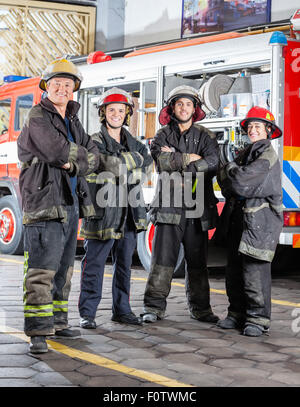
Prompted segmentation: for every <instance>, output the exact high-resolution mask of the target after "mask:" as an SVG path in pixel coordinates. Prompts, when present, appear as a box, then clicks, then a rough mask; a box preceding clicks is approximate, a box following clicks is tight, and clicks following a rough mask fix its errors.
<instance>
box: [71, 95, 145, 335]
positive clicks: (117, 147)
mask: <svg viewBox="0 0 300 407" xmlns="http://www.w3.org/2000/svg"><path fill="white" fill-rule="evenodd" d="M97 107H98V109H99V116H100V122H101V128H100V132H99V133H96V134H94V135H93V136H92V138H93V140H94V143H95V144H96V145H97V147H98V149H99V154H100V156H101V161H102V163H103V172H101V173H99V174H98V176H96V174H92V175H90V176H89V177H87V179H88V185H89V188H90V192H91V195H92V200H93V204H94V207H95V210H96V216H95V217H93V218H90V219H86V220H85V221H84V222H83V225H82V229H81V236H82V237H84V238H85V243H84V248H85V256H84V258H83V259H82V263H81V290H80V297H79V304H78V306H79V313H80V316H81V320H80V326H81V327H82V328H86V329H93V328H96V322H95V316H96V311H97V307H98V305H99V303H100V301H101V297H102V282H103V275H104V267H105V263H106V260H107V257H108V255H109V253H110V252H111V253H112V259H113V268H114V276H113V281H112V320H113V321H116V322H120V323H125V324H132V325H141V324H142V319H141V318H140V317H137V316H136V315H135V314H134V313H133V312H132V310H131V307H130V303H129V295H130V276H131V263H132V256H133V253H134V250H135V247H136V233H137V232H139V231H142V230H145V229H146V228H147V224H146V209H145V204H144V199H143V192H142V181H143V172H145V171H146V170H147V169H148V168H149V166H150V164H152V158H151V156H150V154H149V153H148V151H147V147H146V146H145V145H144V144H142V143H141V142H139V141H138V140H137V139H136V138H134V137H133V136H132V135H131V134H130V133H129V131H128V130H126V128H125V127H124V125H125V126H129V121H130V116H131V115H132V113H133V101H132V98H131V96H130V95H129V94H128V93H127V92H125V91H123V90H122V89H118V88H112V89H109V90H108V91H106V92H105V93H104V94H103V95H102V97H101V99H100V100H99V102H98V106H97ZM106 196H107V199H106V198H105V197H106ZM109 196H111V199H109V198H108V197H109Z"/></svg>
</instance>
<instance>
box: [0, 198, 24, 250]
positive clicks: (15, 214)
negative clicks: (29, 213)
mask: <svg viewBox="0 0 300 407" xmlns="http://www.w3.org/2000/svg"><path fill="white" fill-rule="evenodd" d="M0 253H3V254H22V253H23V224H22V212H21V210H20V208H19V205H18V202H17V201H16V200H15V199H14V198H13V197H12V196H11V195H6V196H4V197H3V198H0Z"/></svg>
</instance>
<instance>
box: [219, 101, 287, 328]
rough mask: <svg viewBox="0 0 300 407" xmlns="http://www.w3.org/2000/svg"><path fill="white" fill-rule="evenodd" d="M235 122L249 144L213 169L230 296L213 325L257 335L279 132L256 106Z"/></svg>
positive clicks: (269, 252) (272, 240) (267, 290)
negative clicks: (219, 198)
mask: <svg viewBox="0 0 300 407" xmlns="http://www.w3.org/2000/svg"><path fill="white" fill-rule="evenodd" d="M240 125H241V128H242V129H243V130H244V131H245V132H246V133H247V135H248V138H249V140H250V144H249V145H248V146H247V147H246V148H245V149H244V150H243V151H241V152H240V153H239V154H238V156H237V157H236V158H235V160H234V161H233V162H230V163H228V164H226V165H225V166H224V167H223V168H222V169H221V170H220V171H219V173H218V182H219V184H220V186H221V189H222V193H223V195H224V196H225V198H226V204H225V207H224V209H223V212H224V215H223V213H222V215H223V216H222V215H221V219H222V218H223V220H226V224H227V225H228V229H227V236H228V239H227V242H228V243H227V253H228V263H227V269H226V291H227V295H228V299H229V307H228V314H227V316H226V318H225V319H224V320H221V321H219V322H218V326H219V327H221V328H223V329H234V328H240V329H242V332H243V334H244V335H246V336H260V335H262V334H264V333H267V332H268V331H269V327H270V320H271V262H272V259H273V257H274V254H275V249H276V246H277V244H278V240H279V235H280V232H281V229H282V224H283V217H282V188H281V166H280V162H279V159H278V156H277V154H276V152H275V150H274V148H273V146H272V143H271V141H272V140H274V139H276V138H278V137H281V135H282V131H281V130H280V128H279V127H278V126H277V125H276V123H275V118H274V116H273V114H272V113H271V112H270V111H269V110H267V109H264V108H262V107H258V106H255V107H253V108H251V109H250V110H249V112H248V114H247V116H246V117H245V119H244V120H242V121H241V123H240ZM219 227H220V228H224V223H223V225H222V222H221V224H220V225H219ZM229 237H230V238H229Z"/></svg>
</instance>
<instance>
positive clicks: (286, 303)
mask: <svg viewBox="0 0 300 407" xmlns="http://www.w3.org/2000/svg"><path fill="white" fill-rule="evenodd" d="M0 261H4V262H9V263H16V264H23V262H22V261H18V260H12V259H5V258H4V257H0ZM74 271H75V272H76V273H80V270H77V269H74ZM104 277H110V278H112V274H106V273H105V274H104ZM131 280H134V281H147V278H146V277H131ZM172 285H174V286H177V287H185V285H184V284H182V283H176V282H172ZM210 291H211V292H212V293H215V294H222V295H226V291H225V290H218V289H216V288H211V289H210ZM271 302H272V304H276V305H283V306H286V307H293V308H299V307H300V303H299V302H298V303H297V302H291V301H283V300H273V299H272V300H271Z"/></svg>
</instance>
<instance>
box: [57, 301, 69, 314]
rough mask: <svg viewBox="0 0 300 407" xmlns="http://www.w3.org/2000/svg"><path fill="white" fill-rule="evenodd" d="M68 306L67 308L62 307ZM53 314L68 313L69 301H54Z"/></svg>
mask: <svg viewBox="0 0 300 407" xmlns="http://www.w3.org/2000/svg"><path fill="white" fill-rule="evenodd" d="M62 305H66V307H62ZM53 306H54V309H53V312H68V301H53Z"/></svg>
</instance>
